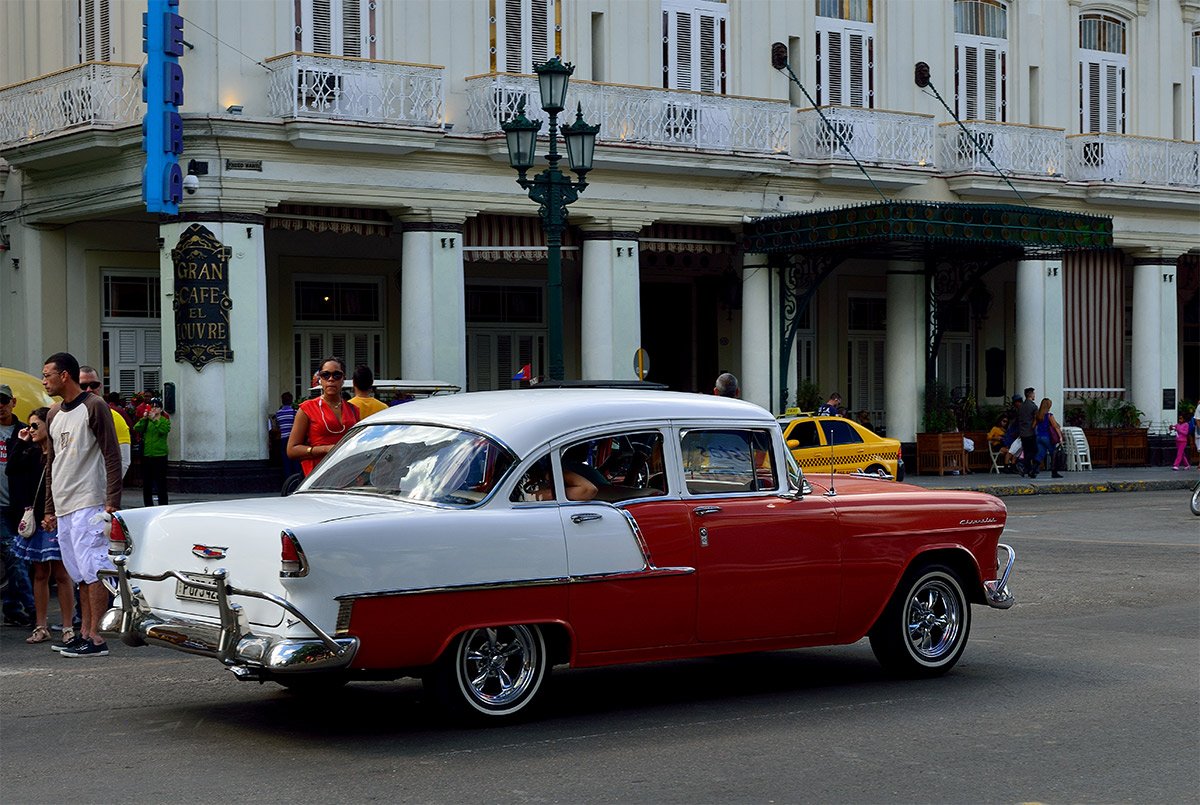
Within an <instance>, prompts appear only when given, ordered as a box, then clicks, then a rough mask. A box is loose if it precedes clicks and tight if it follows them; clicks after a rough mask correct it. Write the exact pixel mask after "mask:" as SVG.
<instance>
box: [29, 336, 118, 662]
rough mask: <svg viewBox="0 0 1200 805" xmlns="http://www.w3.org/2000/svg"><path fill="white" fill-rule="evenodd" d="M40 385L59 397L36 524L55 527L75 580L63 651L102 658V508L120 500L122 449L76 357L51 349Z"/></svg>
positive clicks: (106, 510) (106, 563)
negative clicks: (71, 633)
mask: <svg viewBox="0 0 1200 805" xmlns="http://www.w3.org/2000/svg"><path fill="white" fill-rule="evenodd" d="M42 386H43V387H44V388H45V389H46V393H47V394H49V395H50V396H52V397H54V396H57V397H61V398H62V402H59V403H55V404H54V407H53V408H51V409H50V412H49V413H48V414H47V417H46V421H47V425H48V426H49V429H50V452H49V456H48V461H47V469H46V481H45V483H46V490H47V491H46V515H45V517H44V518H43V519H42V527H43V528H44V529H46V530H47V531H53V530H55V529H57V530H58V545H59V550H60V551H61V552H62V559H63V564H64V565H66V568H67V572H68V573H70V574H71V579H72V580H73V581H75V582H76V583H77V584H78V585H79V608H80V610H81V614H82V621H81V626H80V630H79V631H80V634H79V636H78V637H76V638H75V640H74V641H73V642H72V643H71V644H69V645H68V646H66V647H65V648H64V649H63V650H62V652H61V654H62V656H64V657H104V656H107V655H108V644H107V643H106V642H104V638H103V637H101V636H100V628H99V627H100V615H101V614H102V612H103V610H104V609H105V608H106V607H107V606H108V590H107V588H105V586H104V585H103V584H101V583H100V571H101V570H112V569H113V563H112V560H111V559H109V557H108V537H107V534H106V526H107V522H106V518H105V515H106V514H112V513H113V512H115V511H116V510H117V509H118V508H120V506H121V451H120V448H119V447H118V446H117V433H116V430H115V428H114V427H113V419H112V412H111V410H110V409H109V407H108V406H107V405H106V404H105V403H104V401H103V400H102V399H100V398H99V397H97V396H96V395H94V394H92V393H91V392H90V391H84V390H83V388H82V387H80V385H79V361H78V360H76V359H75V356H74V355H71V354H70V353H68V352H56V353H54V354H53V355H51V356H50V357H49V358H47V359H46V363H45V365H44V366H43V367H42Z"/></svg>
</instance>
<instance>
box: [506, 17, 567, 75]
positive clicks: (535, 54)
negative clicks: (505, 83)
mask: <svg viewBox="0 0 1200 805" xmlns="http://www.w3.org/2000/svg"><path fill="white" fill-rule="evenodd" d="M495 2H496V16H495V17H494V18H493V20H492V24H493V26H494V34H495V37H494V41H495V42H496V48H497V50H498V51H499V52H497V53H493V54H492V67H493V69H497V70H500V71H501V72H505V73H532V72H533V66H534V65H535V64H542V63H543V62H545V61H546V60H547V59H549V58H550V57H551V56H556V55H558V29H557V26H556V25H555V8H554V3H555V0H495Z"/></svg>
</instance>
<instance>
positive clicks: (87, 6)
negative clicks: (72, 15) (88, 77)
mask: <svg viewBox="0 0 1200 805" xmlns="http://www.w3.org/2000/svg"><path fill="white" fill-rule="evenodd" d="M109 4H110V0H79V61H80V63H83V62H89V61H112V13H111V11H110V8H109Z"/></svg>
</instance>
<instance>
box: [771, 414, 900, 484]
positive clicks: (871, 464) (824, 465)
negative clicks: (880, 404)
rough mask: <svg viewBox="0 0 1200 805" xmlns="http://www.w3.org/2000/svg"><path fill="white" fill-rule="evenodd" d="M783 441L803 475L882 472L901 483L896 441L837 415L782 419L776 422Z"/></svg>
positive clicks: (897, 442)
mask: <svg viewBox="0 0 1200 805" xmlns="http://www.w3.org/2000/svg"><path fill="white" fill-rule="evenodd" d="M779 425H780V427H782V428H783V438H784V439H785V440H786V441H787V446H788V449H789V450H791V451H792V456H793V457H794V458H795V459H796V463H797V464H799V465H800V468H801V469H802V470H804V473H805V474H806V475H820V474H821V473H828V472H830V471H831V470H830V466H831V465H832V471H833V472H841V473H847V472H866V473H870V474H872V475H879V474H882V473H886V474H888V475H890V476H891V477H892V478H894V479H895V480H897V481H903V480H904V459H903V458H901V456H900V442H899V441H897V440H896V439H888V438H886V437H883V436H878V435H876V434H875V433H874V432H873V431H871V430H870V429H869V428H865V427H863V426H862V425H860V424H858V423H857V422H854V421H852V420H849V419H844V418H843V417H840V416H814V415H810V414H804V415H800V416H785V417H781V418H780V420H779Z"/></svg>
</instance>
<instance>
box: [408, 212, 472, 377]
mask: <svg viewBox="0 0 1200 805" xmlns="http://www.w3.org/2000/svg"><path fill="white" fill-rule="evenodd" d="M403 226H404V231H403V236H402V238H403V239H402V246H401V268H400V372H401V374H402V375H403V377H404V378H405V379H407V380H441V381H444V382H447V383H454V384H456V385H459V386H462V387H464V388H465V387H466V384H467V350H466V338H467V336H466V332H467V330H466V286H465V283H464V279H463V251H462V226H461V224H446V223H430V222H411V223H405V224H404V225H403Z"/></svg>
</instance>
